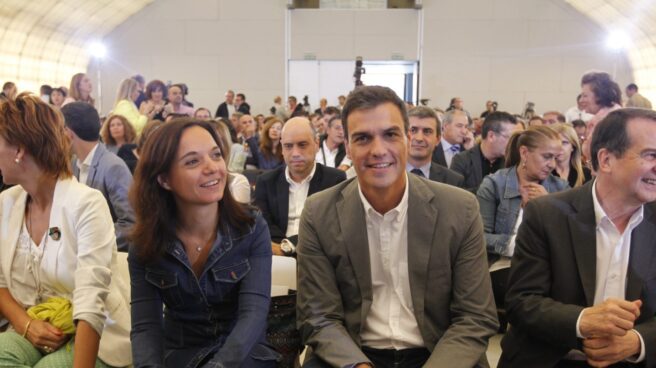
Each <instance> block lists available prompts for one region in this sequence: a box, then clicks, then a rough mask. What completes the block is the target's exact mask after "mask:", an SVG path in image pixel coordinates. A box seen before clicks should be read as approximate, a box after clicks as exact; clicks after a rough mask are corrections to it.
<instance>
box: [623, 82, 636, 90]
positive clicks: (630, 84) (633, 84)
mask: <svg viewBox="0 0 656 368" xmlns="http://www.w3.org/2000/svg"><path fill="white" fill-rule="evenodd" d="M626 89H630V90H633V91H637V90H638V85H637V84H635V83H629V85H628V86H626Z"/></svg>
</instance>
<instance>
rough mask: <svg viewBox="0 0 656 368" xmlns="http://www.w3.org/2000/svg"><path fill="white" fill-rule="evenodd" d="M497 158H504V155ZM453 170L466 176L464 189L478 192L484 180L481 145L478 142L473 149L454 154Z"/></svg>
mask: <svg viewBox="0 0 656 368" xmlns="http://www.w3.org/2000/svg"><path fill="white" fill-rule="evenodd" d="M497 160H502V161H503V157H500V158H498V159H497ZM450 169H451V170H453V171H455V172H457V173H459V174H460V175H462V176H464V177H465V186H464V189H467V190H468V191H470V192H472V193H474V194H476V191H478V187H479V186H480V185H481V182H483V160H482V159H481V145H480V144H477V145H475V146H474V147H472V148H471V149H468V150H466V151H462V152H460V153H458V154H457V155H455V156H453V160H451V167H450Z"/></svg>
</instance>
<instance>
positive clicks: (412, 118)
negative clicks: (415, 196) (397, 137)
mask: <svg viewBox="0 0 656 368" xmlns="http://www.w3.org/2000/svg"><path fill="white" fill-rule="evenodd" d="M408 118H409V126H408V132H407V134H408V163H407V164H406V170H407V171H408V172H410V173H413V174H417V175H419V176H421V177H424V178H428V179H430V180H433V181H437V182H440V183H444V184H449V185H453V186H456V187H460V188H462V187H463V185H464V181H465V179H464V178H463V176H462V175H460V174H458V173H457V172H455V171H453V170H449V169H447V168H446V167H444V166H442V165H440V164H438V163H437V162H433V150H434V149H435V146H436V145H437V142H438V141H439V140H440V131H441V129H440V122H439V120H437V115H436V114H435V111H434V110H433V109H431V108H428V107H425V106H418V107H414V108H412V109H410V111H409V112H408Z"/></svg>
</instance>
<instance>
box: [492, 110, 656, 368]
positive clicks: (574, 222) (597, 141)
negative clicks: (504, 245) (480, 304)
mask: <svg viewBox="0 0 656 368" xmlns="http://www.w3.org/2000/svg"><path fill="white" fill-rule="evenodd" d="M655 142H656V112H654V111H650V110H643V109H620V110H617V111H614V112H612V113H610V114H609V115H608V116H607V117H606V118H605V119H604V120H602V121H601V122H600V123H599V124H598V125H597V126H596V128H595V131H594V135H593V136H592V143H591V152H592V165H593V167H594V169H595V171H596V172H597V178H596V180H595V181H594V182H590V183H588V184H586V185H584V186H582V187H579V188H575V189H572V190H569V191H565V192H560V193H557V194H553V195H549V196H545V197H542V198H539V199H536V200H533V201H530V202H529V203H528V205H527V206H526V208H525V209H524V217H523V222H522V225H521V226H520V228H519V231H518V234H517V239H516V248H515V253H514V257H513V259H512V266H511V270H510V278H509V287H508V292H507V294H506V307H507V308H506V310H507V313H508V320H509V321H510V323H511V325H512V328H510V329H509V331H508V333H507V334H506V336H505V337H504V339H503V341H502V343H501V346H502V348H503V354H502V356H501V360H500V361H499V367H536V368H542V367H544V368H546V367H583V366H587V365H585V363H587V364H589V365H591V366H594V367H606V366H611V365H612V367H618V365H614V364H615V363H619V364H621V365H619V366H621V367H633V366H636V367H656V320H655V319H654V314H655V312H656V267H654V263H656V247H655V246H654V238H655V237H656V204H655V203H654V201H656V143H655ZM586 361H587V362H586Z"/></svg>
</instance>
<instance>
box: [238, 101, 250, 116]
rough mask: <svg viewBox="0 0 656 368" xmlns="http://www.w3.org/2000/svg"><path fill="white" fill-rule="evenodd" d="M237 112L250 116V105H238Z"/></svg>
mask: <svg viewBox="0 0 656 368" xmlns="http://www.w3.org/2000/svg"><path fill="white" fill-rule="evenodd" d="M237 112H240V113H242V114H249V115H250V113H251V105H249V104H248V103H247V102H244V103H243V104H241V105H239V107H238V108H237Z"/></svg>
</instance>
